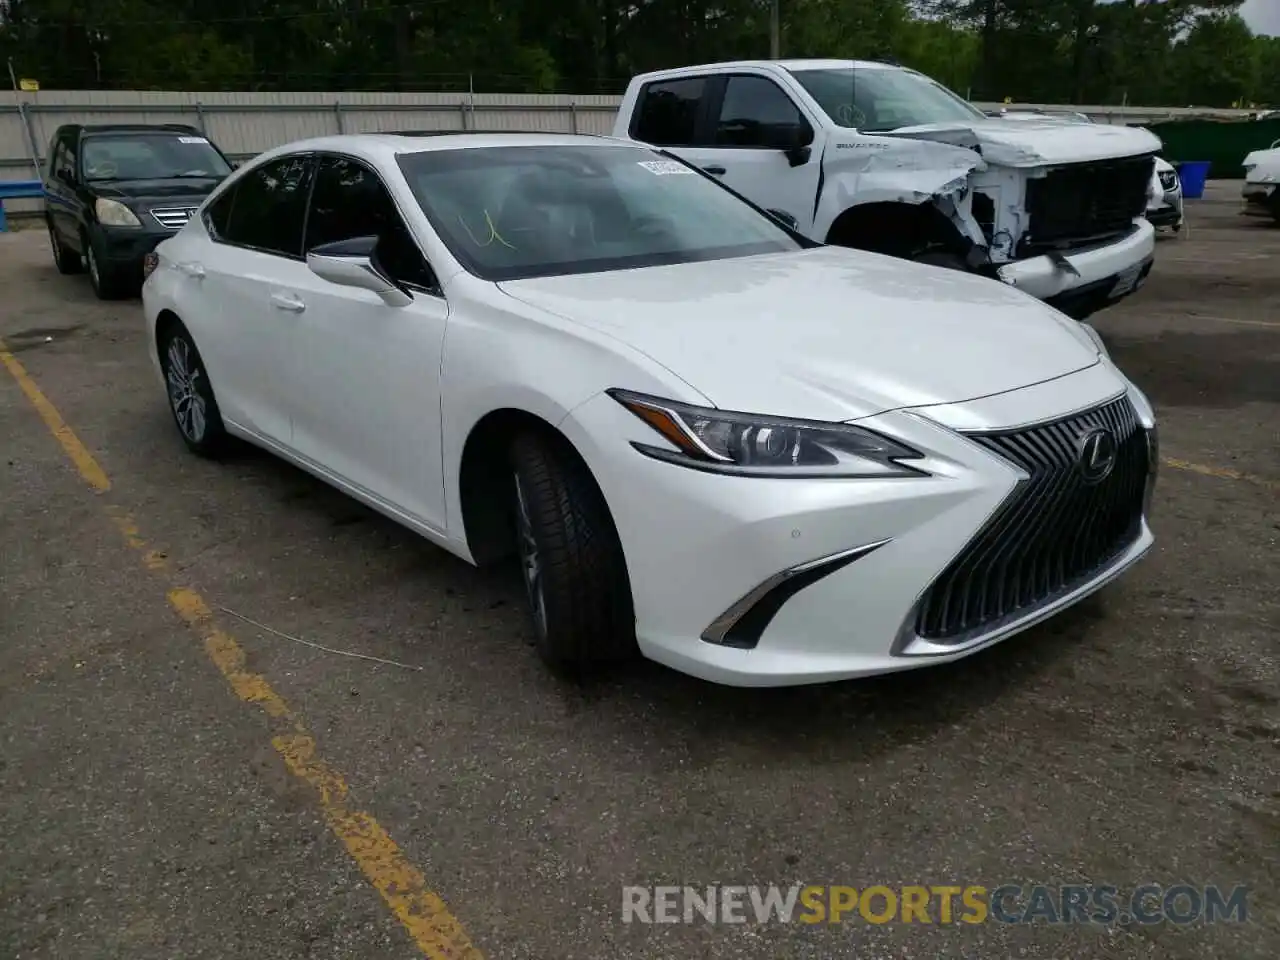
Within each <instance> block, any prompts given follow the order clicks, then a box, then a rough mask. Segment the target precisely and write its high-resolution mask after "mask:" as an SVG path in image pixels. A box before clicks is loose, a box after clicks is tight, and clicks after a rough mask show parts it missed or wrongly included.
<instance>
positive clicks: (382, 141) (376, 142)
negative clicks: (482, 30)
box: [254, 130, 651, 164]
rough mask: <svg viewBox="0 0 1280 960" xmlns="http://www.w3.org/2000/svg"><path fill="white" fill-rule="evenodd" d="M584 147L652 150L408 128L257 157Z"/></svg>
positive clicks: (380, 157)
mask: <svg viewBox="0 0 1280 960" xmlns="http://www.w3.org/2000/svg"><path fill="white" fill-rule="evenodd" d="M569 146H573V147H582V146H600V147H605V146H613V147H620V146H625V147H631V148H632V149H635V148H640V149H651V148H649V147H647V146H646V145H645V144H642V143H636V142H635V141H632V140H624V139H618V138H615V137H604V136H592V135H590V134H575V133H522V132H515V131H510V132H508V131H496V132H481V131H474V132H472V131H448V130H446V131H436V130H424V131H420V132H419V131H411V132H410V131H406V132H400V133H344V134H335V135H331V136H325V137H312V138H310V139H308V140H295V141H294V142H292V143H286V144H282V145H281V146H278V147H274V148H273V149H271V150H268V151H266V152H264V153H262V154H260V155H259V156H258V157H255V158H254V163H255V164H256V163H257V162H258V161H259V160H264V159H267V158H269V157H276V156H282V155H284V154H288V153H308V152H320V153H324V152H331V153H346V154H350V155H352V156H356V157H360V158H363V159H366V160H371V161H383V162H394V160H395V158H396V157H397V156H399V155H400V154H404V153H430V152H434V151H437V150H460V149H482V148H485V147H569Z"/></svg>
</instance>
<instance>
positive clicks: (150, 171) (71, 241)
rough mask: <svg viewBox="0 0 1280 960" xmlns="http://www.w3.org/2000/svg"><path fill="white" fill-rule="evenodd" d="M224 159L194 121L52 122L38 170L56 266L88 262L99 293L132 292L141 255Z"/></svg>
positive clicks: (205, 189)
mask: <svg viewBox="0 0 1280 960" xmlns="http://www.w3.org/2000/svg"><path fill="white" fill-rule="evenodd" d="M231 169H232V164H231V163H230V161H228V160H227V158H226V156H225V155H224V154H223V153H222V151H221V150H219V149H218V148H217V147H216V146H215V145H214V144H213V143H211V142H210V141H209V139H208V138H207V137H205V135H204V134H202V133H201V132H200V131H199V130H197V129H196V128H195V127H189V126H185V125H182V124H160V125H154V124H113V125H109V126H85V125H82V124H71V125H67V126H63V127H59V128H58V131H57V133H55V134H54V135H53V140H52V142H51V143H50V145H49V161H48V167H47V169H46V170H45V177H44V190H45V215H46V217H47V219H48V223H49V241H50V243H51V244H52V245H53V259H54V262H55V263H56V264H57V266H58V270H59V272H61V273H80V272H81V271H82V270H84V269H85V268H86V267H87V268H88V273H89V281H90V283H92V284H93V290H94V292H95V293H96V294H97V295H98V296H99V297H101V298H102V299H104V300H108V299H116V298H120V297H126V296H132V295H134V294H136V293H137V290H138V287H139V285H140V284H141V282H142V261H143V258H144V257H145V256H146V255H147V254H148V253H150V252H151V251H152V250H153V249H154V248H155V246H156V244H158V243H160V241H162V240H165V239H167V238H169V237H171V236H173V235H174V234H175V233H177V231H178V230H180V229H182V227H183V226H185V225H186V223H187V221H188V220H189V219H191V216H192V214H193V213H194V212H195V211H196V209H197V208H198V207H199V206H200V204H201V203H202V202H203V201H204V199H205V197H207V196H208V195H209V194H210V193H211V192H212V191H213V188H214V187H216V186H217V185H218V183H220V182H221V181H222V179H223V178H224V177H226V176H227V175H228V174H230V173H231Z"/></svg>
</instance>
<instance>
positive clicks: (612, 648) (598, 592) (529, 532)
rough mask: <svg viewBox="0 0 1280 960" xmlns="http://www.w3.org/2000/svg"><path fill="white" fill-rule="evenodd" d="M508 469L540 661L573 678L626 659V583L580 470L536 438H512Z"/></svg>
mask: <svg viewBox="0 0 1280 960" xmlns="http://www.w3.org/2000/svg"><path fill="white" fill-rule="evenodd" d="M511 466H512V474H513V478H512V479H513V491H512V492H513V494H514V511H513V512H514V514H515V521H516V536H517V552H518V553H519V557H520V565H521V570H522V572H523V574H524V585H525V592H526V594H527V595H528V599H529V610H530V613H531V614H532V615H533V627H534V636H535V645H536V646H537V649H538V653H539V655H540V656H541V657H542V659H543V660H544V661H546V662H547V664H548V665H550V666H551V667H552V668H554V669H556V670H559V671H562V672H567V673H575V674H581V673H583V672H586V671H587V670H589V669H590V668H592V667H597V666H602V665H604V664H606V663H611V662H617V661H621V660H625V659H627V658H629V657H630V656H631V655H632V654H633V653H634V652H635V650H636V637H635V613H634V612H633V608H632V601H631V583H630V580H629V579H628V577H627V568H626V562H625V560H624V558H623V555H622V544H621V543H620V542H619V540H618V534H617V530H616V529H615V527H614V525H613V519H612V517H611V516H610V515H609V510H608V507H607V506H606V505H605V501H604V497H603V496H602V495H601V493H600V490H599V488H598V487H597V486H596V484H595V481H594V480H593V479H592V478H591V475H590V474H589V473H588V471H587V469H586V466H585V465H584V464H583V463H581V461H579V460H578V459H577V457H576V456H575V455H574V454H573V453H572V452H571V451H569V450H566V449H564V447H563V445H562V444H560V443H555V442H553V441H552V440H551V439H550V438H547V437H545V436H543V435H539V434H537V433H525V434H522V435H520V436H519V437H517V438H516V440H515V442H514V443H513V444H512V445H511Z"/></svg>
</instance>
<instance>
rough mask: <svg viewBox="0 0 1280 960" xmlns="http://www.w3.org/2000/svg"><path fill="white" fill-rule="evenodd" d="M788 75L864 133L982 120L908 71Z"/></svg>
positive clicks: (825, 107) (839, 118) (939, 87)
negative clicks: (930, 124)
mask: <svg viewBox="0 0 1280 960" xmlns="http://www.w3.org/2000/svg"><path fill="white" fill-rule="evenodd" d="M792 74H793V75H794V76H795V78H796V79H797V80H799V81H800V84H801V86H803V87H804V88H805V89H806V90H807V91H809V95H810V96H811V97H813V99H814V100H816V101H818V105H819V106H820V107H822V109H823V110H824V111H825V112H826V114H827V116H829V117H830V118H831V119H832V120H834V121H835V122H836V123H838V124H839V125H840V126H842V127H854V128H857V129H858V130H861V131H862V132H864V133H876V132H880V131H887V130H896V129H898V128H899V127H914V126H917V125H920V124H926V123H972V122H973V121H974V120H985V119H986V116H985V115H984V114H983V113H982V111H981V110H979V109H978V108H977V107H974V106H972V105H971V104H970V103H968V101H966V100H964V99H963V98H961V97H959V96H957V95H956V94H954V93H952V92H951V91H950V90H948V89H947V88H946V87H944V86H943V85H942V84H940V83H936V82H935V81H933V80H930V79H929V78H928V77H926V76H924V75H923V74H919V73H916V72H914V71H912V70H899V69H891V68H886V67H843V68H839V69H834V70H793V71H792Z"/></svg>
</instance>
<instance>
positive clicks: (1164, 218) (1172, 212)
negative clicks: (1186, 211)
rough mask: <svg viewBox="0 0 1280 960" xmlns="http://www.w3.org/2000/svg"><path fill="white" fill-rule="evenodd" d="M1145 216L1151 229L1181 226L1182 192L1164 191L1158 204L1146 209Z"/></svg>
mask: <svg viewBox="0 0 1280 960" xmlns="http://www.w3.org/2000/svg"><path fill="white" fill-rule="evenodd" d="M1145 216H1146V218H1147V221H1148V222H1149V223H1150V224H1151V225H1152V226H1153V227H1177V226H1180V225H1181V224H1182V192H1181V191H1179V190H1168V191H1166V192H1165V194H1164V197H1163V199H1162V200H1161V201H1160V202H1159V203H1158V204H1156V205H1155V206H1152V207H1148V208H1147V212H1146V214H1145Z"/></svg>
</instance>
